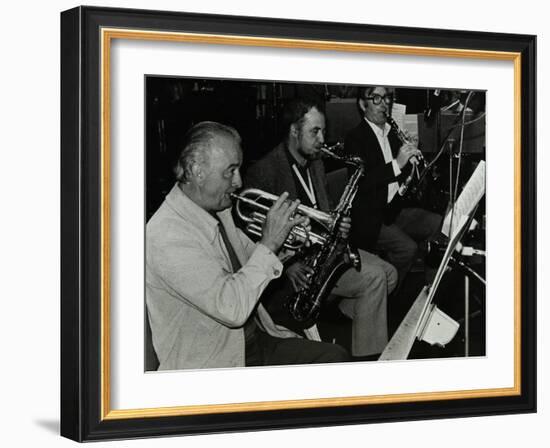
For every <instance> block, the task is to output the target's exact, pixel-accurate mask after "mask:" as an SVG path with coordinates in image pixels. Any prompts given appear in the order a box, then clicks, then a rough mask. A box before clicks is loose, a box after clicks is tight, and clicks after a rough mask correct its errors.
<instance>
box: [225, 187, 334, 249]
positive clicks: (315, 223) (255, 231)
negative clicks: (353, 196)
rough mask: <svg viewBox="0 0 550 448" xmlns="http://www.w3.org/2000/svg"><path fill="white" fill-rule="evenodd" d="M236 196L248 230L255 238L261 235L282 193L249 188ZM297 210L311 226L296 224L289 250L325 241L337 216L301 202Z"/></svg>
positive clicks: (288, 246)
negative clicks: (270, 212) (279, 194)
mask: <svg viewBox="0 0 550 448" xmlns="http://www.w3.org/2000/svg"><path fill="white" fill-rule="evenodd" d="M231 196H232V198H233V199H235V212H236V214H237V216H238V217H239V219H241V220H242V221H243V222H244V223H246V231H247V232H248V233H249V234H251V235H252V236H254V237H258V238H261V236H262V233H261V229H262V227H263V224H264V222H265V220H266V217H267V212H268V211H269V209H270V208H271V207H272V206H273V204H274V203H275V201H277V199H279V196H276V195H274V194H271V193H268V192H266V191H263V190H260V189H257V188H249V189H246V190H243V191H242V192H241V193H240V194H235V193H233V194H232V195H231ZM296 213H297V214H298V215H300V216H306V217H308V218H309V221H310V226H308V227H307V228H306V227H303V226H296V227H294V228H293V229H292V230H291V232H290V234H289V236H288V238H287V240H286V241H285V244H284V246H285V247H286V248H287V249H291V250H299V249H300V248H302V247H303V246H304V245H305V244H307V243H309V244H325V243H326V241H327V236H326V235H327V232H329V231H330V230H331V229H332V227H333V226H334V224H335V222H334V218H333V216H332V215H331V214H330V213H325V212H323V211H320V210H317V209H314V208H311V207H307V206H304V205H299V206H298V207H297V208H296Z"/></svg>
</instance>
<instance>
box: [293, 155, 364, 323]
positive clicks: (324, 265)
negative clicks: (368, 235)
mask: <svg viewBox="0 0 550 448" xmlns="http://www.w3.org/2000/svg"><path fill="white" fill-rule="evenodd" d="M338 146H340V145H338ZM330 149H332V148H326V147H324V148H322V151H323V152H324V153H325V154H327V155H328V156H329V157H332V158H334V159H336V160H339V161H341V162H343V163H345V164H346V165H349V166H352V167H354V168H355V170H354V172H353V174H352V175H351V177H350V179H349V181H348V183H347V185H346V187H345V189H344V192H343V193H342V196H341V197H340V200H339V202H338V205H337V207H336V208H335V209H334V210H333V211H332V212H331V215H332V216H333V220H332V224H331V226H330V229H329V230H328V232H327V235H326V242H325V244H322V245H315V246H311V247H310V248H309V250H307V251H306V252H305V256H304V258H303V260H302V262H303V263H304V264H305V265H307V266H309V267H310V268H312V269H313V271H314V273H313V275H312V276H311V281H310V282H309V284H308V286H306V287H304V288H301V289H300V290H298V291H296V292H293V293H292V294H291V295H289V296H288V297H287V298H286V301H285V305H286V307H287V309H288V310H289V311H290V314H291V316H292V318H293V319H294V320H295V321H296V324H297V325H296V326H298V327H300V328H302V329H303V328H309V327H310V326H311V325H313V324H314V323H315V322H316V320H317V318H318V316H319V312H320V309H321V305H322V304H323V302H324V301H325V299H326V297H327V296H328V294H330V292H331V290H332V288H333V287H334V285H335V283H336V282H337V281H338V279H339V278H340V276H341V275H342V274H343V273H344V272H345V271H346V270H348V269H349V268H350V267H353V268H355V269H356V270H358V271H359V270H360V269H361V258H360V257H359V252H358V251H357V249H355V248H352V247H350V245H349V243H348V240H347V238H344V237H342V236H341V235H340V232H339V224H340V222H341V220H342V218H343V217H345V216H349V214H350V211H351V206H352V203H353V199H354V198H355V195H356V193H357V189H358V182H359V179H360V178H361V177H362V176H363V175H364V172H365V166H364V163H363V161H362V159H361V158H359V157H346V156H338V155H336V154H334V153H333V152H332V151H330Z"/></svg>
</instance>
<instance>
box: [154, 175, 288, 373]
mask: <svg viewBox="0 0 550 448" xmlns="http://www.w3.org/2000/svg"><path fill="white" fill-rule="evenodd" d="M218 217H219V219H220V220H221V222H222V223H223V225H224V227H225V229H226V233H227V235H228V237H229V240H230V241H231V244H232V245H233V248H234V249H235V252H236V254H237V257H238V258H239V261H240V262H241V265H242V267H241V269H240V270H239V271H238V272H236V273H233V272H232V268H231V260H230V258H229V255H228V253H227V250H226V248H225V245H224V243H223V240H222V237H221V235H220V232H219V227H218V225H219V224H218V221H217V220H216V219H215V218H214V217H212V216H211V215H210V214H209V213H207V212H206V211H205V210H203V209H202V208H200V207H199V206H198V205H196V204H195V203H194V202H193V201H191V200H190V199H189V198H188V197H187V196H186V195H185V194H184V193H183V192H182V191H181V190H180V188H178V186H177V184H176V185H175V186H174V187H173V188H172V190H171V191H170V193H169V194H168V195H167V196H166V199H165V201H164V202H163V204H162V205H161V206H160V207H159V209H158V210H157V211H156V213H155V214H154V215H153V217H152V218H151V219H150V221H149V222H148V223H147V229H146V253H145V258H146V275H145V277H146V303H147V309H148V313H149V319H150V323H151V330H152V336H153V346H154V347H155V351H156V353H157V356H158V358H159V362H160V366H159V370H176V369H192V368H216V367H235V366H244V362H245V361H244V359H245V353H244V349H245V343H244V331H243V328H242V326H243V325H244V323H245V322H246V320H247V319H248V317H249V316H250V315H251V313H252V312H253V311H254V309H255V308H256V306H257V305H258V300H259V298H260V295H261V293H262V292H263V290H264V289H265V287H266V286H267V284H268V283H269V281H271V280H272V279H274V278H277V277H279V276H280V275H281V270H282V264H281V262H280V261H279V259H278V258H277V256H276V255H275V254H273V253H272V252H271V251H270V250H269V249H268V248H267V247H265V246H264V245H262V244H254V243H253V242H252V241H251V240H250V239H249V238H248V237H247V236H246V235H245V234H244V233H243V232H241V231H240V230H239V229H237V228H236V227H235V224H234V222H233V219H232V216H231V210H230V209H228V210H224V211H222V212H220V213H218ZM258 316H259V317H260V322H259V325H260V326H262V327H263V328H264V329H265V330H266V331H267V332H268V333H270V334H272V335H274V336H278V337H296V335H295V334H294V333H292V332H290V331H289V330H287V329H285V328H283V327H279V326H276V325H275V324H274V323H273V321H272V320H271V318H270V317H269V315H268V314H267V312H266V311H265V309H264V308H263V307H262V306H261V305H259V306H258Z"/></svg>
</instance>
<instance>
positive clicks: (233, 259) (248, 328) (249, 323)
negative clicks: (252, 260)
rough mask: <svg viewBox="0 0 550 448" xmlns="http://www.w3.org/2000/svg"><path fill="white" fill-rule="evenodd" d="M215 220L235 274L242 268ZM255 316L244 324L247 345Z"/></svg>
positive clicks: (222, 228) (223, 229)
mask: <svg viewBox="0 0 550 448" xmlns="http://www.w3.org/2000/svg"><path fill="white" fill-rule="evenodd" d="M215 218H216V219H217V220H218V225H219V228H220V235H221V236H222V240H223V243H224V244H225V248H226V249H227V253H228V254H229V259H230V261H231V267H232V268H233V272H237V271H238V270H239V269H241V267H242V265H241V262H240V261H239V258H238V257H237V253H236V252H235V249H234V248H233V245H232V244H231V242H230V241H229V237H228V236H227V232H226V231H225V227H224V226H223V224H222V222H221V221H220V219H219V218H218V217H217V216H215ZM255 314H256V312H253V313H252V314H251V315H250V317H249V318H248V319H247V321H246V323H245V324H244V338H245V341H246V342H247V345H248V344H249V343H250V342H251V341H252V339H253V338H254V333H255V331H256V322H255V321H254V315H255Z"/></svg>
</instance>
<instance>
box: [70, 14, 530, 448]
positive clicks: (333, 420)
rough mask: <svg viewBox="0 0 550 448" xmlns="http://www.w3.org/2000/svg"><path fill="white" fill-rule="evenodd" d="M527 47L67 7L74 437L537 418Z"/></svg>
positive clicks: (454, 36) (479, 38)
mask: <svg viewBox="0 0 550 448" xmlns="http://www.w3.org/2000/svg"><path fill="white" fill-rule="evenodd" d="M535 45H536V37H535V36H529V35H514V34H496V33H481V32H474V31H449V30H436V29H418V28H398V27H392V26H372V25H362V24H351V23H329V22H310V21H290V20H279V19H266V18H250V17H236V16H235V17H233V16H218V15H203V14H188V13H176V12H166V11H142V10H123V9H109V8H95V7H78V8H75V9H71V10H68V11H65V12H63V13H61V106H62V107H61V171H62V179H61V185H62V189H61V204H62V211H61V225H62V229H61V231H62V248H61V249H62V251H61V255H62V260H61V272H62V289H61V314H62V316H61V317H62V327H61V354H62V357H61V358H62V359H61V364H62V365H61V434H62V435H63V436H65V437H68V438H71V439H73V440H77V441H91V440H102V439H119V438H138V437H140V438H141V437H153V436H159V435H185V434H198V433H211V432H228V431H247V430H259V429H263V430H268V429H276V428H297V427H312V426H328V425H343V424H358V423H371V422H386V421H398V420H413V419H431V418H446V417H462V416H478V415H496V414H509V413H525V412H535V411H536V402H535V400H536V191H535V185H536V178H535V172H536V171H535V168H536V153H535V141H536V138H535V137H536V127H535V125H536V119H535V105H536V77H535V53H536V52H535ZM369 139H370V140H369ZM384 173H386V174H384ZM382 178H383V179H382ZM380 179H382V180H380ZM285 182H286V183H285ZM380 185H382V186H380ZM258 191H260V192H261V194H258ZM287 194H288V199H289V200H285V199H286V198H287V196H286V195H287ZM294 199H299V200H300V205H299V206H298V203H294V202H291V201H290V200H294ZM290 204H292V205H290ZM377 204H379V205H377ZM266 210H271V211H270V212H268V213H267V212H266ZM281 216H282V217H284V218H285V219H282V218H281ZM293 221H294V222H293ZM302 221H303V222H302ZM298 222H300V223H301V225H297V223H298ZM278 223H279V224H278ZM250 224H253V225H250ZM277 225H278V226H279V227H277V229H279V230H280V232H279V233H281V232H283V230H284V232H283V233H284V237H283V238H278V239H277V238H275V236H274V235H275V234H276V233H277V232H272V233H270V230H269V229H273V228H275V227H273V226H277ZM270 226H271V227H270ZM396 235H397V236H396ZM398 238H401V239H400V240H399V241H401V243H403V241H404V242H410V244H409V246H410V247H412V248H411V250H410V251H409V252H410V253H409V255H408V258H403V257H400V255H403V252H402V251H401V252H399V251H398V250H397V249H395V247H396V246H395V245H392V244H393V243H392V244H390V241H393V242H395V241H396V239H398ZM403 244H404V243H403ZM403 244H402V245H401V246H399V250H401V249H403V248H404V247H405V246H404V245H403ZM411 245H412V246H411ZM329 249H330V250H329ZM304 266H305V267H304ZM354 268H355V269H354ZM302 269H305V270H303V271H301V270H302ZM300 272H303V276H302V274H300ZM312 279H313V280H312ZM268 347H269V348H268Z"/></svg>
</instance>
